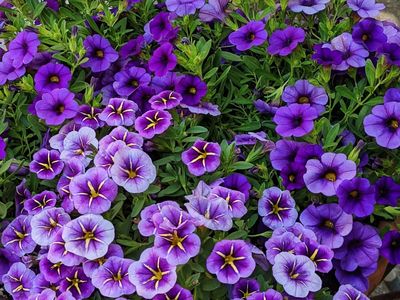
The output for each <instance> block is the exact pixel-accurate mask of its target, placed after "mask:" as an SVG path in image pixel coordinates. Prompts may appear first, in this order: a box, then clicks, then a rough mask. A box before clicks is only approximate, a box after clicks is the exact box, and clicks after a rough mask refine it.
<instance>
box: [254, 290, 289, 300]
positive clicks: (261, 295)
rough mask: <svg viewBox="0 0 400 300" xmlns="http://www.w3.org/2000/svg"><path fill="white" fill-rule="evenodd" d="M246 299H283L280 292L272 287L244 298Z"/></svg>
mask: <svg viewBox="0 0 400 300" xmlns="http://www.w3.org/2000/svg"><path fill="white" fill-rule="evenodd" d="M246 299H247V300H266V299H267V300H283V297H282V294H281V293H279V292H277V291H275V290H274V289H268V290H266V291H265V292H257V293H254V294H253V295H250V296H249V297H247V298H246Z"/></svg>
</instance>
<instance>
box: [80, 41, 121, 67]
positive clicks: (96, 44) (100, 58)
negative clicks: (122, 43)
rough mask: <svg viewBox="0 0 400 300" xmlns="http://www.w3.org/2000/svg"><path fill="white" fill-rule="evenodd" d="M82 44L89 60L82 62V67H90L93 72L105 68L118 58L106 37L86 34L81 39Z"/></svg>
mask: <svg viewBox="0 0 400 300" xmlns="http://www.w3.org/2000/svg"><path fill="white" fill-rule="evenodd" d="M83 46H84V47H85V49H86V57H87V58H88V59H89V60H88V61H87V62H85V63H84V64H82V67H85V68H90V69H91V70H92V72H94V73H97V72H102V71H105V70H107V69H108V68H109V67H110V66H111V63H113V62H114V61H116V60H117V59H118V52H117V51H115V50H114V49H113V47H112V46H111V44H110V42H109V41H108V40H107V39H106V38H104V37H102V36H101V35H99V34H95V35H89V36H87V37H86V38H85V40H84V41H83Z"/></svg>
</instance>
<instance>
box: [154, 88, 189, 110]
mask: <svg viewBox="0 0 400 300" xmlns="http://www.w3.org/2000/svg"><path fill="white" fill-rule="evenodd" d="M181 100H182V96H181V94H179V93H177V92H174V91H170V90H165V91H162V92H161V93H159V94H157V95H154V96H153V97H151V98H150V100H149V103H150V104H151V108H152V109H155V110H164V109H172V108H174V107H176V106H178V105H179V103H180V102H181Z"/></svg>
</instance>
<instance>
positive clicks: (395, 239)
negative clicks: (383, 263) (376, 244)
mask: <svg viewBox="0 0 400 300" xmlns="http://www.w3.org/2000/svg"><path fill="white" fill-rule="evenodd" d="M380 254H381V255H382V256H383V257H384V258H386V259H387V260H388V261H389V263H391V264H392V265H397V264H400V232H399V231H397V230H391V231H388V232H386V233H385V235H384V236H383V239H382V247H381V249H380Z"/></svg>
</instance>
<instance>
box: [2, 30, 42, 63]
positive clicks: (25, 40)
mask: <svg viewBox="0 0 400 300" xmlns="http://www.w3.org/2000/svg"><path fill="white" fill-rule="evenodd" d="M39 45H40V40H39V37H38V35H37V34H36V33H34V32H31V31H27V30H24V31H21V32H20V33H18V34H17V36H16V37H15V38H14V39H13V40H12V41H11V42H10V44H9V45H8V52H9V53H10V58H11V59H12V65H13V67H14V68H20V67H22V66H23V65H27V64H29V63H30V62H31V61H32V60H33V58H34V56H35V55H36V53H37V52H38V47H39Z"/></svg>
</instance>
